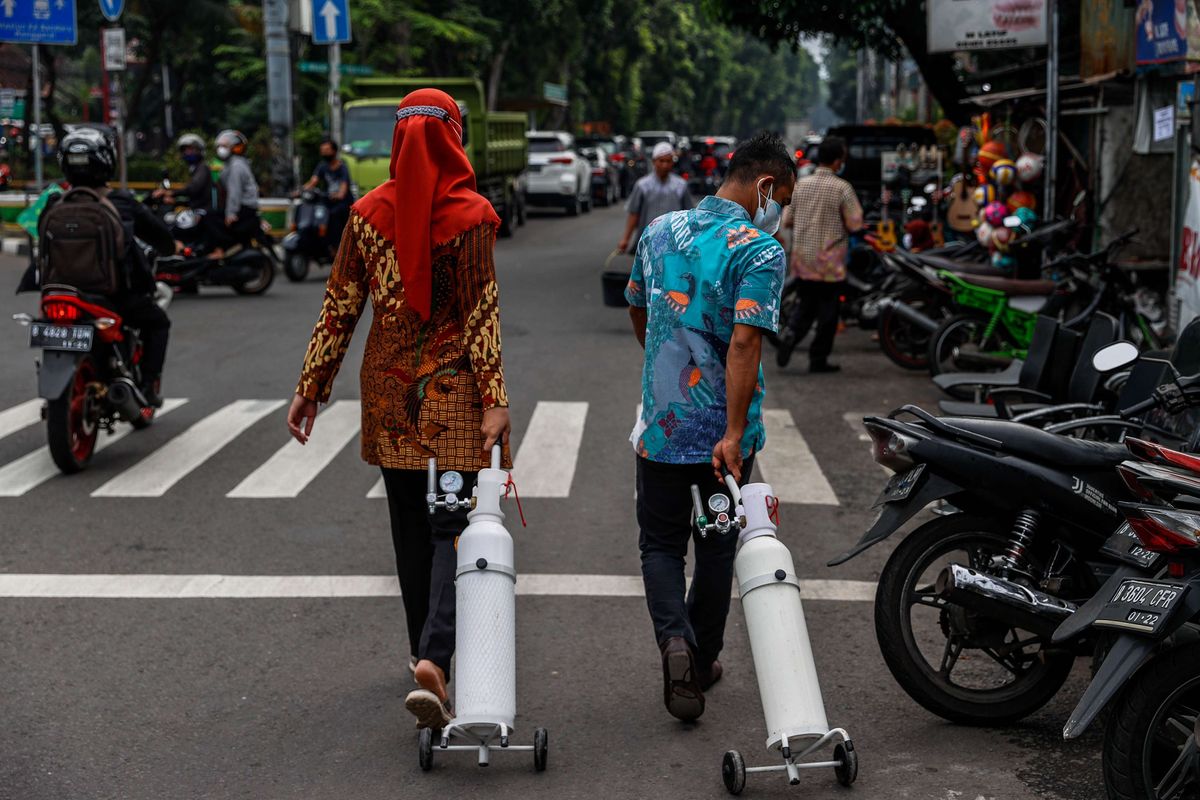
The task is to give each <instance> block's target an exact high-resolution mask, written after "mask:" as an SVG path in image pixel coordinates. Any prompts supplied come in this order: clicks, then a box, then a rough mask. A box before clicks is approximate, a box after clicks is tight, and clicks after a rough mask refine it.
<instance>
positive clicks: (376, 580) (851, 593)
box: [0, 573, 875, 602]
mask: <svg viewBox="0 0 1200 800" xmlns="http://www.w3.org/2000/svg"><path fill="white" fill-rule="evenodd" d="M517 594H519V595H522V596H527V597H529V596H532V597H641V596H642V594H643V590H642V577H641V576H640V575H554V574H531V575H518V576H517ZM399 596H400V586H399V584H398V583H397V581H396V576H395V575H175V574H171V575H149V574H125V575H99V574H73V575H59V574H49V573H47V574H43V573H32V574H30V573H27V574H0V598H57V599H64V598H76V599H79V598H88V599H104V600H116V599H122V600H124V599H133V600H186V599H234V600H250V599H272V598H274V599H287V598H306V597H307V598H352V597H399ZM735 596H736V595H735ZM800 596H801V597H802V598H803V599H804V600H835V601H842V602H867V601H870V600H872V599H874V597H875V584H874V583H872V582H871V581H845V580H819V579H807V578H801V580H800Z"/></svg>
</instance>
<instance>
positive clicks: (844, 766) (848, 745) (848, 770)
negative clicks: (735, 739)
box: [721, 728, 858, 795]
mask: <svg viewBox="0 0 1200 800" xmlns="http://www.w3.org/2000/svg"><path fill="white" fill-rule="evenodd" d="M835 737H836V738H840V739H841V741H840V742H838V743H837V744H836V745H835V746H834V748H833V760H832V761H801V759H803V758H804V757H805V756H809V755H812V754H813V753H815V752H816V751H817V750H819V749H820V748H822V747H824V746H825V745H827V744H829V743H830V742H832V741H833V740H834V739H835ZM771 750H774V751H776V752H778V753H779V754H780V756H781V757H782V758H783V763H782V764H772V765H771V766H766V767H747V766H746V762H745V760H743V759H742V754H741V753H739V752H738V751H737V750H729V751H727V752H726V753H725V757H724V758H723V759H722V761H721V779H722V780H723V781H724V782H725V788H726V789H728V790H729V793H730V794H735V795H736V794H741V793H742V789H745V788H746V775H747V774H748V773H752V772H786V773H787V777H788V783H790V784H791V785H792V786H795V785H796V784H798V783H800V770H802V769H821V768H822V767H833V772H834V775H836V776H837V782H838V783H840V784H841V785H842V786H849V785H850V784H852V783H854V779H855V778H857V777H858V753H856V752H855V751H854V744H853V742H851V741H850V737H849V735H847V733H846V731H844V730H843V729H841V728H834V729H833V730H831V731H829V733H827V734H825V735H824V736H822V737H821V738H819V739H817V740H816V741H814V742H813V743H812V744H810V745H809V746H808V747H807V748H805V749H804V750H803V751H802V752H800V753H793V752H792V749H791V747H789V746H788V740H787V739H786V738H785V739H784V740H783V746H782V747H780V748H778V749H777V748H774V747H772V748H771Z"/></svg>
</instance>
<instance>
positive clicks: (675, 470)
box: [637, 457, 754, 668]
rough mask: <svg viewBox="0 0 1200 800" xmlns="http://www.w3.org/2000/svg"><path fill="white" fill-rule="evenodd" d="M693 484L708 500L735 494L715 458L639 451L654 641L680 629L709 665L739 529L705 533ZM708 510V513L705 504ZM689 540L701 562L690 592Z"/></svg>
mask: <svg viewBox="0 0 1200 800" xmlns="http://www.w3.org/2000/svg"><path fill="white" fill-rule="evenodd" d="M753 467H754V459H753V458H748V459H746V460H745V462H744V463H743V464H742V477H743V479H746V478H748V476H749V475H750V471H751V469H753ZM693 484H695V485H697V486H699V487H700V496H701V497H702V498H703V499H704V502H705V503H707V502H708V497H709V496H710V495H712V494H714V493H716V492H720V493H722V494H724V495H726V496H727V497H728V496H729V492H728V490H727V489H726V488H725V486H724V485H723V484H722V483H721V482H720V481H718V480H717V479H716V476H714V475H713V470H712V465H711V464H663V463H660V462H657V461H650V460H649V459H645V458H641V457H638V460H637V493H638V494H637V518H638V525H639V527H640V528H641V534H640V536H639V538H638V546H639V547H640V548H641V551H642V581H643V582H644V584H645V589H646V605H647V607H649V609H650V619H651V621H652V622H653V623H654V636H655V640H656V641H657V643H658V645H659V647H661V646H662V645H663V643H665V642H666V640H667V639H669V638H671V637H672V636H682V637H683V638H684V639H686V640H687V643H688V644H689V645H691V647H692V650H693V652H694V653H695V656H696V664H697V666H699V667H703V668H707V667H708V665H710V664H712V662H713V661H715V660H716V658H717V656H718V655H720V653H721V648H722V647H723V646H724V639H725V618H726V617H727V616H728V615H729V599H730V595H731V593H732V591H733V559H734V555H735V553H736V551H737V534H736V533H734V532H732V531H731V532H730V533H727V534H716V533H710V534H709V535H708V537H707V538H701V536H700V534H699V532H697V531H696V528H695V526H694V525H693V519H692V517H693V511H692V496H691V486H692V485H693ZM730 510H731V511H732V505H731V506H730ZM705 513H706V514H710V512H709V511H708V510H707V508H706V509H705ZM710 516H711V514H710ZM689 541H694V542H695V558H696V565H695V568H694V569H693V571H692V588H691V590H690V591H688V592H687V595H686V599H685V595H684V566H685V561H686V558H687V550H688V542H689Z"/></svg>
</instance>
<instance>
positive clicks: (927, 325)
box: [879, 297, 938, 333]
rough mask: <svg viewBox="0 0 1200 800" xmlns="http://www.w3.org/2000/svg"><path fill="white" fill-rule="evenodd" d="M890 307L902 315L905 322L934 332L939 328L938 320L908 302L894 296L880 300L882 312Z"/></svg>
mask: <svg viewBox="0 0 1200 800" xmlns="http://www.w3.org/2000/svg"><path fill="white" fill-rule="evenodd" d="M889 308H890V309H891V310H892V313H893V314H895V315H896V316H898V317H900V319H902V320H904V321H905V322H910V323H912V324H913V325H916V326H917V327H918V328H921V329H922V330H926V331H928V332H929V333H933V332H934V331H936V330H937V329H938V322H937V320H935V319H933V318H932V317H929V316H927V315H925V314H922V313H921V312H920V311H918V310H917V309H915V308H913V307H912V306H910V305H909V304H908V303H905V302H902V301H900V300H897V299H896V298H894V297H885V298H883V299H882V300H880V301H879V313H880V314H883V313H884V312H885V311H887V310H888V309H889Z"/></svg>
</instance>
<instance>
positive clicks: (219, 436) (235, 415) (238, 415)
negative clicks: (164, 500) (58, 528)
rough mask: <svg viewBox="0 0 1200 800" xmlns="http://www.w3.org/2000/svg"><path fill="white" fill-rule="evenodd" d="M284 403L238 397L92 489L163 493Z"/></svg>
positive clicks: (104, 493)
mask: <svg viewBox="0 0 1200 800" xmlns="http://www.w3.org/2000/svg"><path fill="white" fill-rule="evenodd" d="M283 404H284V401H283V400H235V401H233V402H232V403H230V404H229V405H227V406H225V407H224V408H222V409H221V410H219V411H216V412H214V413H212V414H209V415H208V416H207V417H205V418H204V419H202V420H200V421H199V422H197V423H196V424H194V425H192V427H190V428H188V429H187V430H186V431H184V432H183V433H181V434H179V435H178V436H176V437H175V438H174V439H172V440H171V441H169V442H167V443H166V444H165V445H163V446H162V447H160V448H158V449H157V450H155V451H154V452H153V453H151V454H150V455H148V456H146V457H145V458H143V459H142V460H141V461H139V462H138V463H137V464H135V465H134V466H132V467H130V468H129V469H127V470H125V471H124V472H122V473H121V474H120V475H117V476H116V477H115V478H113V479H112V480H110V481H109V482H108V483H105V484H104V485H103V486H101V487H100V488H99V489H97V490H96V491H94V492H92V497H161V496H162V495H164V494H166V492H167V490H169V489H170V488H171V487H172V486H174V485H175V484H176V483H178V482H179V481H180V480H181V479H183V478H184V477H185V476H186V475H188V473H190V472H191V471H192V470H194V469H196V468H197V467H199V466H200V465H201V464H203V463H204V462H205V461H207V460H208V459H209V458H211V457H212V456H214V455H216V454H217V452H219V451H220V450H221V448H223V447H225V445H227V444H229V443H230V442H232V441H233V440H234V439H236V438H237V437H238V436H240V435H241V434H242V433H243V432H244V431H245V430H246V429H248V428H249V427H250V426H251V425H253V424H254V423H256V422H258V421H259V420H260V419H262V418H263V417H265V416H266V415H267V414H270V413H271V412H272V411H275V410H276V409H278V408H279V407H280V406H282V405H283Z"/></svg>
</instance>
